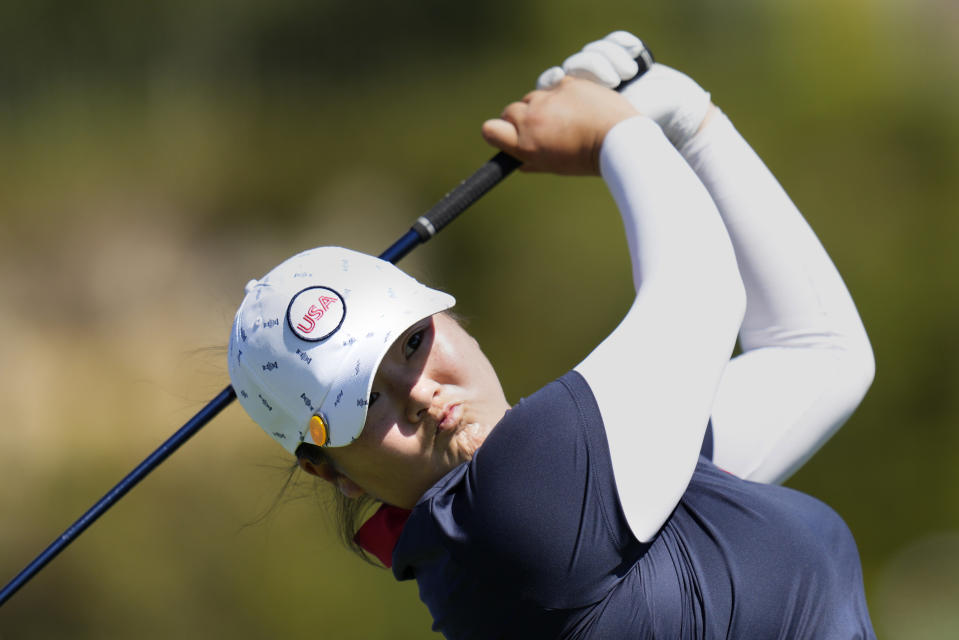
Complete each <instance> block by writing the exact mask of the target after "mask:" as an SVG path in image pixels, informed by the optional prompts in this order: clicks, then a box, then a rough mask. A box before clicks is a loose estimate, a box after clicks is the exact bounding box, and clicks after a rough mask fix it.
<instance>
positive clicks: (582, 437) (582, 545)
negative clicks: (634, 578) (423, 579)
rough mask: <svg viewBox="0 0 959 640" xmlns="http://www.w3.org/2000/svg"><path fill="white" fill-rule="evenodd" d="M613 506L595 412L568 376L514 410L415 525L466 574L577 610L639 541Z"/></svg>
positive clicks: (426, 503)
mask: <svg viewBox="0 0 959 640" xmlns="http://www.w3.org/2000/svg"><path fill="white" fill-rule="evenodd" d="M616 504H617V503H616V498H615V485H614V481H613V479H612V472H611V463H610V459H609V452H608V448H607V447H606V445H605V441H604V440H603V428H602V420H601V417H600V414H599V410H598V408H597V407H596V403H595V400H593V398H592V394H591V392H590V390H589V386H588V385H587V384H586V382H585V380H584V379H583V378H582V376H580V375H579V374H577V373H569V374H566V375H565V376H563V377H562V378H560V379H559V380H556V381H554V382H552V383H550V384H548V385H546V386H545V387H543V388H542V389H540V390H539V391H537V392H536V393H534V394H533V395H531V396H529V397H528V398H526V399H524V400H523V401H522V402H520V403H519V404H517V405H516V407H514V408H513V409H512V410H510V412H509V413H507V415H506V416H505V417H504V418H503V420H502V421H501V422H500V423H499V424H498V425H497V426H496V428H495V429H493V432H492V433H491V434H490V436H489V437H488V438H487V440H486V442H485V443H484V444H483V446H482V447H480V449H479V450H478V451H477V453H476V455H475V456H474V458H473V460H472V461H471V462H470V463H468V464H466V465H463V466H461V467H459V468H458V469H457V470H456V471H454V472H452V473H451V474H449V475H448V476H447V477H446V478H444V479H443V480H442V481H441V482H440V483H438V484H437V485H436V486H434V487H433V488H432V489H431V490H430V491H429V492H428V493H427V494H426V495H425V496H424V499H423V501H421V503H420V504H419V505H418V506H417V509H416V510H415V511H414V514H413V518H412V519H411V523H412V522H413V521H417V522H418V525H414V526H419V529H418V530H419V531H420V532H421V533H424V534H425V533H426V530H428V531H429V535H428V536H427V537H429V538H431V539H432V540H433V543H432V544H433V545H435V546H434V549H437V548H438V547H442V548H444V549H445V551H446V553H448V554H449V556H450V558H451V560H452V561H453V563H454V564H455V565H456V566H458V567H461V568H462V569H463V570H465V571H468V572H470V573H474V574H475V575H482V576H485V579H486V580H492V581H493V582H494V583H495V584H498V585H501V586H502V588H508V589H519V590H520V591H521V592H522V594H523V597H524V598H531V599H533V600H534V601H537V602H540V603H544V604H545V605H546V606H551V607H560V606H576V605H581V604H585V603H587V602H590V601H592V600H591V599H594V598H597V597H599V596H600V594H602V593H605V591H606V590H608V589H609V588H610V585H611V583H612V581H613V580H615V575H616V572H617V570H618V569H619V568H621V565H622V563H623V562H624V551H626V549H627V548H628V547H630V545H632V544H634V542H635V541H634V539H633V538H632V537H631V536H630V534H629V532H628V527H627V526H626V524H625V521H624V520H623V518H622V517H621V514H619V513H618V510H617V508H616ZM408 526H409V525H408ZM405 533H406V532H404V534H405ZM417 537H419V536H417ZM410 542H412V541H410ZM627 555H629V554H627Z"/></svg>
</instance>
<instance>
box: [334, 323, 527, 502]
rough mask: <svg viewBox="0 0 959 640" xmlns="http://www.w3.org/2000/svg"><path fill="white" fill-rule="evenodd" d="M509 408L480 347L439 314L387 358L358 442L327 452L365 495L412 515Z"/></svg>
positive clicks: (415, 329) (401, 340)
mask: <svg viewBox="0 0 959 640" xmlns="http://www.w3.org/2000/svg"><path fill="white" fill-rule="evenodd" d="M507 409H509V403H507V401H506V397H505V396H504V394H503V389H502V387H501V386H500V383H499V379H498V378H497V376H496V373H495V372H494V371H493V367H492V365H491V364H490V362H489V360H487V358H486V356H485V355H483V352H482V351H481V350H480V348H479V344H477V342H476V340H474V339H473V337H472V336H470V335H469V334H468V333H466V331H465V330H464V329H463V328H462V327H460V325H459V324H458V323H457V322H456V321H455V320H453V319H452V318H450V317H449V316H447V315H445V314H437V315H434V316H431V317H429V318H426V319H424V320H421V321H420V322H417V323H416V324H414V325H413V326H412V327H410V328H409V329H408V330H407V331H405V332H404V333H403V334H402V335H401V336H400V337H399V338H397V340H396V342H394V343H393V345H392V346H391V347H390V349H389V351H388V352H387V354H386V356H385V357H384V358H383V361H382V363H380V367H379V369H378V370H377V373H376V377H375V378H374V379H373V389H372V392H371V394H370V405H369V408H368V413H367V417H366V425H365V426H364V428H363V433H362V434H360V437H359V438H357V440H356V441H355V442H353V443H352V444H350V445H348V446H345V447H333V448H328V449H326V450H325V452H324V453H325V454H326V455H327V457H328V458H329V459H330V460H331V461H332V463H333V465H334V467H335V468H336V471H337V472H338V473H339V474H342V475H343V476H346V478H348V479H349V480H350V481H351V482H352V483H354V484H355V485H358V487H359V488H360V489H362V490H363V491H365V492H366V493H369V494H371V495H373V496H374V497H376V498H378V499H380V500H383V501H384V502H388V503H389V504H393V505H396V506H399V507H406V508H412V507H413V506H414V505H415V504H416V502H417V500H418V499H419V498H420V496H422V495H423V493H424V492H425V491H426V490H427V489H429V488H430V487H431V486H433V484H435V483H436V481H437V480H439V479H440V478H442V477H443V476H444V475H445V474H446V473H447V472H448V471H450V470H451V469H453V468H454V467H456V466H457V465H459V464H460V463H462V462H465V461H467V460H469V459H470V458H472V457H473V453H474V452H475V451H476V449H477V448H478V447H479V446H480V445H481V444H482V443H483V441H484V440H485V439H486V436H487V435H488V434H489V432H490V431H491V430H492V428H493V427H494V426H495V425H496V423H497V422H499V420H500V419H501V418H502V417H503V414H504V413H506V411H507Z"/></svg>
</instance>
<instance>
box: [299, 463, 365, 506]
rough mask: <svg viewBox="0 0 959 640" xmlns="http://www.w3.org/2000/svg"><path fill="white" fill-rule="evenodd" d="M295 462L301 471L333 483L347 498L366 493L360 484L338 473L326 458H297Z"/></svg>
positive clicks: (357, 496)
mask: <svg viewBox="0 0 959 640" xmlns="http://www.w3.org/2000/svg"><path fill="white" fill-rule="evenodd" d="M297 464H299V465H300V469H303V471H306V472H307V473H308V474H310V475H311V476H316V477H317V478H320V479H322V480H325V481H327V482H329V483H330V484H332V485H334V486H335V487H336V488H337V489H339V491H340V493H342V494H343V495H344V496H346V497H347V498H359V497H360V496H362V495H364V494H365V493H366V491H364V490H363V488H362V487H360V485H358V484H356V483H355V482H353V481H352V480H350V479H349V478H347V477H346V476H344V475H343V474H341V473H339V472H338V471H337V470H336V469H334V468H333V465H331V464H330V463H329V462H327V461H326V460H323V461H321V462H312V461H310V460H307V459H306V458H299V459H297Z"/></svg>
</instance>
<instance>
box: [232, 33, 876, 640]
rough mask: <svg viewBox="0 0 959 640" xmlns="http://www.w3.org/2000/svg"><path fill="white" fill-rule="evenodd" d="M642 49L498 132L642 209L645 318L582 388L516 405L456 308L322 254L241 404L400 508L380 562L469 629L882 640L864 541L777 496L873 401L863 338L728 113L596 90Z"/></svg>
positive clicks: (559, 78) (543, 94)
mask: <svg viewBox="0 0 959 640" xmlns="http://www.w3.org/2000/svg"><path fill="white" fill-rule="evenodd" d="M641 47H642V45H641V43H639V41H638V40H636V39H635V38H634V37H633V36H630V35H629V34H625V33H623V32H617V33H615V34H611V35H610V36H608V37H607V38H606V39H604V40H603V41H600V42H597V43H592V44H591V45H588V46H587V47H586V49H585V50H584V52H583V53H581V54H577V55H575V56H573V57H571V58H569V59H568V60H567V61H566V63H565V65H564V68H562V69H561V68H554V69H552V70H549V71H547V72H546V73H544V74H543V75H542V76H541V77H540V83H539V85H540V89H539V90H537V91H534V92H532V93H530V94H529V95H527V96H526V97H525V98H524V99H523V100H522V101H521V102H516V103H513V104H510V105H509V106H507V107H506V109H505V111H504V112H503V114H502V117H501V118H499V119H495V120H490V121H488V122H486V123H485V124H484V125H483V135H484V137H485V138H486V140H487V141H488V142H490V144H492V145H493V146H495V147H498V148H500V149H503V150H505V151H507V152H508V153H510V154H513V155H515V156H516V157H517V158H519V159H520V160H522V161H523V162H524V168H525V169H527V170H531V171H548V172H553V173H558V174H577V175H581V174H598V175H600V176H602V178H603V180H604V181H605V182H606V184H607V186H608V188H609V190H610V192H611V193H612V196H613V198H614V199H615V201H616V204H617V205H618V207H619V210H620V213H621V215H622V219H623V223H624V225H625V229H626V237H627V240H628V246H629V252H630V257H631V260H632V271H633V281H634V284H635V289H636V297H635V301H634V303H633V305H632V307H631V308H630V310H629V311H628V312H627V313H626V316H625V317H624V318H623V320H622V322H621V323H620V325H619V326H618V327H617V328H616V329H615V330H614V331H613V332H612V333H611V334H610V335H609V336H608V337H607V338H606V339H605V340H604V341H603V342H602V343H601V344H599V345H598V346H596V347H595V348H594V349H593V350H592V352H591V353H589V355H587V356H586V357H585V359H583V361H582V362H581V363H580V364H578V365H577V366H576V367H574V369H573V370H572V371H569V372H567V373H565V374H564V375H561V376H560V377H559V378H558V379H557V380H555V381H553V382H550V383H549V384H546V385H545V386H544V387H542V388H541V389H540V390H538V391H537V392H535V393H533V394H532V395H531V396H529V397H528V398H525V399H523V400H521V401H520V402H519V403H517V404H515V405H512V406H511V405H510V404H509V403H508V402H507V400H506V398H505V396H504V393H503V391H502V388H501V386H500V383H499V380H498V379H497V376H496V373H495V372H494V370H493V367H492V366H491V365H490V363H489V362H488V360H487V359H486V357H485V356H484V355H483V353H482V351H480V348H479V346H478V345H477V342H476V341H475V340H474V339H473V338H472V337H470V336H469V335H468V334H467V333H466V332H465V331H464V330H463V329H462V328H461V327H460V326H459V325H458V324H457V323H456V321H455V320H454V319H452V318H451V317H450V316H449V315H447V314H446V313H444V312H445V311H446V310H447V309H449V308H450V307H452V306H453V304H454V300H453V298H452V297H451V296H449V295H447V294H445V293H441V292H439V291H435V290H432V289H429V288H427V287H425V286H424V285H422V284H420V283H418V282H416V281H415V280H413V279H412V278H410V277H408V276H406V275H405V274H403V273H402V272H400V271H399V270H398V269H396V268H395V267H393V266H392V265H391V264H389V263H386V262H383V261H380V260H378V259H376V258H373V257H370V256H366V255H363V254H359V253H355V252H353V251H348V250H346V249H341V248H335V247H323V248H319V249H314V250H311V251H306V252H304V253H301V254H299V255H296V256H294V257H292V258H290V259H289V260H287V261H286V262H284V263H282V264H281V265H279V266H278V267H276V268H275V269H274V270H273V271H271V272H270V273H269V274H267V275H266V276H265V277H264V278H263V279H261V280H259V281H252V282H251V283H250V284H249V285H248V286H247V293H246V297H245V299H244V300H243V303H242V304H241V306H240V309H239V311H238V312H237V315H236V320H235V322H234V325H233V334H232V338H231V343H230V353H229V357H230V375H231V378H232V382H233V386H234V388H235V389H236V391H237V394H238V396H239V398H240V401H241V403H242V404H243V406H244V408H245V409H246V411H247V412H248V413H249V414H250V415H251V416H252V417H253V419H254V420H255V421H256V422H257V423H259V424H260V425H261V426H262V427H263V428H264V429H265V430H266V432H267V433H269V434H270V435H271V436H272V437H273V438H274V439H276V440H277V441H278V442H279V443H280V444H281V445H283V446H284V447H285V448H286V449H287V450H288V451H289V452H291V453H293V454H295V455H296V458H297V460H298V462H299V465H300V466H301V467H302V468H303V469H305V470H306V471H308V472H310V473H312V474H314V475H316V476H319V477H320V478H323V479H325V480H327V481H329V482H330V483H332V484H334V485H335V486H336V487H337V488H338V489H339V490H340V492H342V494H344V495H345V496H347V497H350V498H358V497H360V496H372V497H374V498H375V499H376V500H378V501H381V502H382V503H383V504H384V505H389V507H387V508H385V509H384V510H381V511H380V512H379V514H378V516H377V517H376V518H374V522H375V523H376V524H374V525H373V527H374V529H375V530H374V531H372V533H371V532H370V531H367V535H366V539H365V541H364V542H363V544H365V545H368V546H369V547H370V548H371V549H373V551H374V552H376V553H378V555H380V557H382V558H384V560H385V562H386V563H387V564H392V570H393V573H394V574H395V576H396V577H397V578H398V579H400V580H407V579H415V580H416V581H417V582H418V585H419V590H420V596H421V598H422V600H423V601H424V602H425V603H426V605H427V606H428V607H429V610H430V612H431V614H432V616H433V619H434V621H435V624H434V628H435V629H436V630H438V631H441V632H442V633H444V634H445V635H446V636H447V637H449V638H602V639H611V638H873V637H874V633H873V631H872V627H871V624H870V620H869V614H868V611H867V608H866V602H865V597H864V594H863V584H862V575H861V569H860V564H859V558H858V553H857V550H856V546H855V543H854V541H853V538H852V535H851V534H850V532H849V530H848V529H847V527H846V526H845V524H844V523H843V521H842V520H841V519H840V517H839V516H838V515H837V514H836V513H835V512H833V511H832V510H831V509H830V508H829V507H827V506H826V505H824V504H822V503H821V502H819V501H817V500H815V499H813V498H811V497H808V496H806V495H804V494H801V493H798V492H796V491H793V490H790V489H786V488H783V487H780V486H777V485H775V484H772V483H775V482H777V481H780V480H782V479H783V478H785V477H786V476H788V475H789V474H790V473H791V472H792V471H793V470H795V469H796V468H797V467H798V466H799V465H801V464H802V463H803V461H804V460H805V459H806V458H808V456H810V455H811V454H812V453H813V452H814V451H815V450H816V449H817V448H818V447H819V446H820V445H821V444H822V443H823V442H824V441H825V440H826V439H827V438H828V437H829V436H830V435H831V434H832V433H833V432H834V431H835V429H836V428H838V427H839V425H841V424H842V422H843V421H844V420H845V419H846V418H847V417H848V416H849V414H850V413H851V412H852V411H853V409H854V408H855V407H856V405H857V404H858V403H859V401H860V400H861V398H862V396H863V394H864V393H865V391H866V389H867V388H868V386H869V384H870V382H871V380H872V375H873V360H872V353H871V350H870V346H869V342H868V339H867V338H866V334H865V331H864V330H863V327H862V324H861V322H860V320H859V317H858V314H857V313H856V310H855V307H854V305H853V302H852V300H851V298H850V297H849V294H848V292H847V291H846V288H845V286H844V285H843V283H842V281H841V279H840V277H839V275H838V273H837V272H836V270H835V268H834V267H833V265H832V263H831V262H830V260H829V258H828V256H827V255H826V253H825V252H824V250H823V248H822V247H821V245H820V244H819V242H818V241H817V239H816V237H815V236H814V234H813V233H812V231H811V230H810V228H809V227H808V226H807V224H806V223H805V221H804V220H803V219H802V217H801V215H800V214H799V212H798V211H797V210H796V208H795V207H794V206H793V204H792V203H791V202H790V200H789V198H788V197H787V196H786V194H785V193H784V192H783V190H782V189H781V187H780V186H779V184H778V183H777V182H776V180H775V178H773V176H772V175H771V174H770V173H769V171H768V170H767V169H766V167H765V166H764V165H763V163H762V162H761V161H760V160H759V158H758V157H757V156H756V155H755V154H754V153H753V151H752V150H751V149H750V148H749V146H748V145H747V144H746V142H745V141H744V140H743V139H742V138H741V137H740V136H739V134H738V133H737V132H736V130H735V129H734V128H733V126H732V124H731V123H730V122H729V120H728V119H727V118H726V117H725V116H724V115H723V114H722V113H721V112H720V111H719V110H718V109H717V108H716V107H714V106H712V104H711V102H710V97H709V94H707V93H706V92H704V91H703V90H702V89H700V88H699V86H698V85H696V84H695V83H694V82H693V81H692V80H690V79H689V78H688V77H687V76H685V75H683V74H681V73H679V72H676V71H674V70H672V69H669V68H667V67H663V66H660V65H655V66H654V67H653V69H651V70H650V71H649V72H648V73H647V74H646V75H645V76H644V77H643V78H641V79H640V80H638V81H637V82H635V83H633V84H632V85H631V86H630V87H629V88H628V89H627V90H626V91H625V92H624V93H623V94H619V93H616V92H614V91H612V90H610V89H608V88H606V87H604V86H602V85H604V84H605V85H607V86H611V85H614V84H616V83H617V82H618V81H619V80H620V79H621V78H629V77H631V76H632V75H633V74H635V73H636V65H635V63H634V62H633V60H632V58H633V57H635V56H636V55H637V54H638V53H639V51H640V50H641ZM570 75H572V76H580V77H579V78H570V77H566V76H570ZM570 293H571V294H575V292H570ZM490 312H491V313H502V314H509V313H511V310H510V309H509V308H499V309H491V310H490ZM737 335H738V337H739V340H740V341H741V346H742V354H741V355H739V356H737V357H736V358H733V359H730V356H731V353H732V350H733V347H734V343H735V341H736V338H737ZM525 339H527V337H526V336H517V340H525ZM558 373H560V372H558ZM377 528H378V529H377ZM390 530H392V531H394V532H395V533H396V534H397V535H395V536H393V537H391V536H390V535H389V533H388V532H389V531H390ZM361 534H362V532H361ZM361 539H362V538H361ZM384 545H385V549H386V550H385V552H384Z"/></svg>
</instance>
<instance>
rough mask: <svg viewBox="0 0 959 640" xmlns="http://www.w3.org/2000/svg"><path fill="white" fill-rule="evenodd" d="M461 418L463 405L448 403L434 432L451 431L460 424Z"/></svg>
mask: <svg viewBox="0 0 959 640" xmlns="http://www.w3.org/2000/svg"><path fill="white" fill-rule="evenodd" d="M462 417H463V405H461V404H460V403H458V402H454V403H450V404H448V405H446V407H444V408H443V413H441V414H440V417H439V422H438V423H437V424H436V431H437V432H443V431H452V430H453V429H455V428H456V426H457V425H458V424H459V423H460V420H461V419H462Z"/></svg>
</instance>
